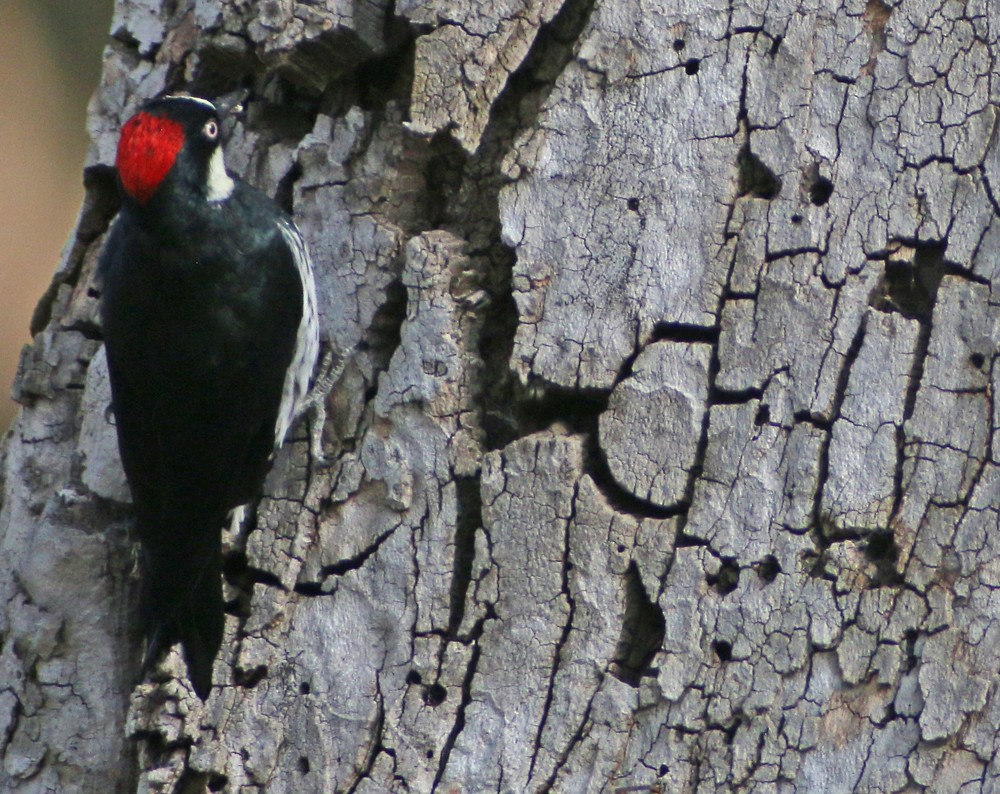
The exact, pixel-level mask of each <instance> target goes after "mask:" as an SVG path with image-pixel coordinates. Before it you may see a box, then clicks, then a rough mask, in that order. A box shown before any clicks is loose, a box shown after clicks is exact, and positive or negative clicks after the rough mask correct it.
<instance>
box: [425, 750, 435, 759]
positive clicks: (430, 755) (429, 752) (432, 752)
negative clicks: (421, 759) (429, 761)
mask: <svg viewBox="0 0 1000 794" xmlns="http://www.w3.org/2000/svg"><path fill="white" fill-rule="evenodd" d="M426 755H427V757H428V758H433V757H434V751H433V750H428V751H427V753H426Z"/></svg>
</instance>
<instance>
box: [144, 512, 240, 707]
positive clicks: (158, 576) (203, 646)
mask: <svg viewBox="0 0 1000 794" xmlns="http://www.w3.org/2000/svg"><path fill="white" fill-rule="evenodd" d="M206 535H207V536H208V542H206V543H204V544H201V545H202V548H200V549H198V550H197V551H198V552H199V553H192V550H191V548H190V547H189V546H188V547H187V548H185V547H186V546H187V545H188V544H183V543H176V544H174V545H172V546H170V545H168V546H166V547H162V548H161V547H150V546H149V545H145V544H144V546H143V599H142V617H143V623H144V629H145V635H146V638H147V644H146V653H145V657H144V659H143V663H142V671H143V674H146V673H148V672H149V670H150V669H151V668H152V667H154V666H155V665H156V663H157V662H158V661H159V660H160V659H161V658H162V657H163V655H164V654H165V653H167V651H169V650H170V647H171V646H172V645H173V644H174V643H175V642H180V643H181V645H182V647H183V649H184V661H185V662H186V663H187V668H188V679H189V680H190V681H191V686H192V687H193V688H194V691H195V693H196V694H197V695H198V697H200V698H201V699H202V700H205V699H206V698H208V695H209V692H210V691H211V689H212V666H213V664H214V663H215V657H216V655H217V654H218V652H219V647H220V646H221V645H222V631H223V624H224V622H225V616H224V614H223V612H224V604H223V600H222V549H221V544H220V540H219V536H218V532H212V533H206Z"/></svg>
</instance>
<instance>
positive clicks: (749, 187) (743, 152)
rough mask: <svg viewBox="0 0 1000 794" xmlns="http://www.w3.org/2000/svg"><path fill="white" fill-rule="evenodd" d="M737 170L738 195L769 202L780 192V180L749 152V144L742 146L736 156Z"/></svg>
mask: <svg viewBox="0 0 1000 794" xmlns="http://www.w3.org/2000/svg"><path fill="white" fill-rule="evenodd" d="M736 167H737V168H738V170H739V188H738V190H739V195H740V196H753V197H754V198H761V199H766V200H768V201H770V200H771V199H773V198H774V197H775V196H777V195H778V193H779V191H780V190H781V180H780V179H778V177H777V176H776V175H775V173H774V171H772V170H771V169H770V168H768V167H767V166H766V165H765V164H764V162H763V161H762V160H761V159H760V158H759V157H758V156H757V155H755V154H754V153H753V152H752V151H750V144H749V143H747V144H744V145H743V146H742V147H741V148H740V151H739V154H737V155H736Z"/></svg>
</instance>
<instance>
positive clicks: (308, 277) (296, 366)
mask: <svg viewBox="0 0 1000 794" xmlns="http://www.w3.org/2000/svg"><path fill="white" fill-rule="evenodd" d="M278 228H279V229H281V235H282V237H284V238H285V242H286V243H287V244H288V247H289V249H290V250H291V252H292V258H293V259H294V260H295V267H296V268H297V269H298V271H299V278H301V279H302V319H301V320H300V321H299V332H298V335H297V337H296V339H295V352H294V353H293V354H292V363H291V364H290V365H289V366H288V372H287V373H285V385H284V388H283V389H282V392H281V405H280V406H279V407H278V420H277V422H276V423H275V426H274V448H275V449H277V448H278V447H280V446H281V444H282V442H283V441H284V440H285V434H286V433H288V428H289V427H291V425H292V422H293V421H295V419H296V418H297V417H298V415H299V413H301V411H302V409H303V407H304V404H305V403H306V396H307V395H308V393H309V379H310V378H311V377H312V373H313V370H314V369H315V368H316V360H317V359H318V358H319V313H318V312H317V310H316V281H315V279H314V277H313V270H312V262H311V261H310V259H309V252H308V251H307V250H306V245H305V242H304V241H303V240H302V235H301V234H300V233H299V230H298V229H297V228H296V226H295V224H294V223H292V222H291V221H289V220H287V219H285V218H282V219H281V220H279V221H278Z"/></svg>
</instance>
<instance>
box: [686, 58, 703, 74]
mask: <svg viewBox="0 0 1000 794" xmlns="http://www.w3.org/2000/svg"><path fill="white" fill-rule="evenodd" d="M699 69H701V61H700V60H698V59H697V58H688V59H687V60H686V61H685V62H684V74H688V75H694V74H698V70H699Z"/></svg>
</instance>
